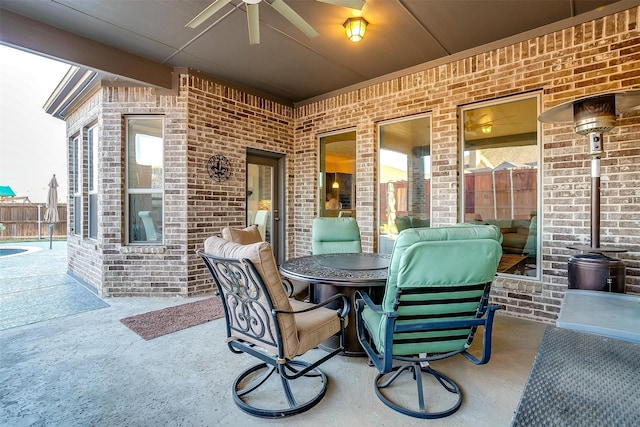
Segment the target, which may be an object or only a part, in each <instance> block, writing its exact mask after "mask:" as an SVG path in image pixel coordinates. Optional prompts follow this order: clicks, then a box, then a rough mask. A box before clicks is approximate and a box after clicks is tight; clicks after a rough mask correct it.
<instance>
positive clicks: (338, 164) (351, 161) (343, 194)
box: [318, 132, 356, 217]
mask: <svg viewBox="0 0 640 427" xmlns="http://www.w3.org/2000/svg"><path fill="white" fill-rule="evenodd" d="M355 185H356V133H355V132H345V133H340V134H335V135H330V136H323V137H321V138H320V185H319V187H320V195H321V197H320V206H319V209H318V211H319V212H320V216H351V217H355V216H356V211H355V209H356V191H355Z"/></svg>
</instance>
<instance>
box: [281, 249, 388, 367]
mask: <svg viewBox="0 0 640 427" xmlns="http://www.w3.org/2000/svg"><path fill="white" fill-rule="evenodd" d="M389 260H390V257H389V255H387V254H377V253H346V254H322V255H309V256H303V257H300V258H293V259H290V260H288V261H285V262H284V263H283V264H282V265H281V266H280V273H281V274H282V275H283V276H285V277H288V278H290V279H294V280H301V281H305V282H308V283H309V284H310V286H309V293H310V295H309V296H310V300H311V301H312V302H314V303H317V302H320V301H323V300H325V299H327V298H329V297H331V296H333V295H335V294H338V293H341V294H344V295H345V296H346V297H347V298H348V299H349V301H350V302H351V310H350V311H349V321H348V324H347V326H346V327H345V337H344V341H345V342H344V346H345V351H344V354H345V355H347V356H364V355H365V353H364V350H363V349H362V346H360V342H359V341H358V334H357V331H356V318H355V301H354V294H355V291H356V290H362V291H365V292H367V293H368V294H369V295H370V296H371V298H372V299H373V301H374V302H380V300H381V299H382V295H383V294H384V285H385V284H386V281H387V270H388V267H389ZM338 346H339V338H338V337H337V336H334V337H331V338H329V339H328V340H327V341H325V342H324V343H323V344H322V345H321V347H322V348H324V349H327V350H332V349H335V348H337V347H338Z"/></svg>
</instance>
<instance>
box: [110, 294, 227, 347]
mask: <svg viewBox="0 0 640 427" xmlns="http://www.w3.org/2000/svg"><path fill="white" fill-rule="evenodd" d="M222 316H224V311H223V309H222V304H221V303H220V298H218V297H215V298H207V299H203V300H200V301H195V302H190V303H187V304H181V305H177V306H174V307H168V308H163V309H162V310H155V311H150V312H148V313H143V314H138V315H136V316H131V317H126V318H124V319H121V320H120V322H122V324H124V325H125V326H126V327H128V328H129V329H131V330H132V331H133V332H135V333H136V334H138V335H140V336H141V337H142V338H144V339H145V340H150V339H153V338H157V337H159V336H162V335H166V334H170V333H172V332H176V331H179V330H182V329H186V328H189V327H191V326H195V325H200V324H202V323H206V322H209V321H211V320H215V319H219V318H220V317H222Z"/></svg>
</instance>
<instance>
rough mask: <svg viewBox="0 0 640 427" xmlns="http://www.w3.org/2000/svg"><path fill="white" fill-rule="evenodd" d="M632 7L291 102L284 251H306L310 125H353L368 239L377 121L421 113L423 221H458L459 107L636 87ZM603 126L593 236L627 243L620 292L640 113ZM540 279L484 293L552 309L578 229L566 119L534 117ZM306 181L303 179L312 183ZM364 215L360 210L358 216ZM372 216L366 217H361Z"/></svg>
mask: <svg viewBox="0 0 640 427" xmlns="http://www.w3.org/2000/svg"><path fill="white" fill-rule="evenodd" d="M639 10H640V9H638V8H633V9H630V10H627V11H624V12H621V13H618V14H615V15H611V16H608V17H606V18H604V19H599V20H596V21H592V22H587V23H585V24H582V25H578V26H576V27H572V28H568V29H566V30H563V31H559V32H556V33H552V34H548V35H546V36H543V37H538V38H535V39H531V40H527V41H525V42H522V43H518V44H514V45H511V46H507V47H504V48H501V49H496V50H492V51H490V52H486V53H483V54H479V55H476V56H472V57H468V58H465V59H462V60H459V61H455V62H451V63H449V64H445V65H441V66H437V67H434V68H430V69H425V70H424V71H420V72H416V73H413V74H411V75H407V76H404V77H400V78H396V79H393V80H390V81H386V82H384V83H380V84H376V85H372V86H369V87H366V88H363V89H358V90H354V91H353V92H349V93H345V94H343V95H339V96H336V97H333V98H330V99H326V100H322V101H318V102H315V103H312V104H309V105H305V106H302V107H299V108H297V109H296V122H297V124H296V130H295V131H296V132H295V140H296V153H306V154H308V155H305V156H304V157H301V156H297V157H296V160H295V164H294V168H295V171H296V177H297V180H296V184H295V189H294V196H295V198H296V200H300V202H298V201H297V202H296V204H295V206H294V207H295V212H296V216H295V223H296V239H295V242H296V243H295V249H294V253H295V254H296V255H302V254H305V253H308V251H309V248H310V246H309V242H310V225H311V220H312V218H313V217H314V216H315V215H316V212H315V209H316V204H315V202H314V200H313V198H310V197H309V196H308V195H309V194H316V191H315V189H316V187H317V183H316V177H315V167H314V166H315V164H316V163H317V152H316V150H315V144H316V137H317V135H318V134H321V133H324V132H329V131H333V130H336V129H343V128H354V129H355V130H356V132H357V137H356V138H357V141H356V143H357V146H358V152H357V162H356V165H357V168H356V174H357V186H358V188H359V189H361V190H362V192H363V194H362V195H360V192H359V197H358V206H357V207H356V208H357V211H358V221H359V222H361V223H362V224H361V232H362V234H363V238H364V242H363V246H364V249H365V250H366V251H371V250H374V249H375V244H374V233H375V230H376V228H375V226H374V225H375V223H376V221H377V218H376V210H375V206H376V203H375V196H376V195H375V193H374V187H373V182H374V177H375V176H376V160H377V159H376V156H375V153H376V146H377V139H376V138H377V137H376V135H375V125H376V123H377V122H380V121H383V120H389V119H394V118H399V117H406V116H410V115H413V114H419V113H425V112H430V113H431V117H432V141H431V154H432V177H433V178H432V189H431V191H432V206H433V211H432V212H433V214H432V225H433V226H442V225H448V224H454V223H455V222H457V221H459V218H460V212H459V206H458V198H459V195H458V171H459V170H460V165H459V164H458V162H459V156H458V149H459V137H458V134H459V129H458V127H459V121H458V119H457V115H456V114H457V111H458V108H459V107H460V106H463V105H467V104H472V103H475V102H480V101H486V100H491V99H497V98H501V97H505V96H508V95H516V94H521V93H526V92H535V91H538V92H541V93H542V103H543V107H542V111H545V110H546V109H548V108H550V107H552V106H554V105H557V104H559V103H562V102H565V101H569V100H573V99H575V98H578V97H582V96H586V95H589V94H594V93H601V92H605V91H617V90H625V89H631V88H640V53H638V52H640V31H639V30H638V21H639ZM618 125H619V126H618V127H617V128H615V129H614V130H613V131H611V132H609V133H607V134H605V138H604V147H605V151H606V156H605V158H604V159H603V160H602V192H601V194H602V196H601V199H602V200H601V202H602V205H601V206H602V232H601V243H602V245H603V246H605V245H607V244H615V245H618V246H624V247H626V248H628V252H627V253H625V254H622V255H620V256H619V257H620V258H621V259H623V260H624V261H625V262H626V263H627V292H631V293H640V268H639V267H640V262H639V260H638V255H639V253H640V203H639V202H640V188H639V185H638V184H637V183H638V178H639V174H640V143H639V142H638V141H639V140H640V116H639V115H638V114H634V115H628V117H623V118H621V119H620V120H619V121H618ZM542 144H543V155H542V170H541V173H542V174H543V188H542V198H543V202H542V217H543V222H542V229H540V230H539V232H540V233H541V234H540V235H541V238H542V245H543V248H542V271H543V277H542V281H541V282H540V281H529V280H515V279H512V278H508V279H507V278H499V279H497V280H496V282H495V286H494V291H493V299H494V301H495V302H497V303H500V304H502V305H503V306H504V307H505V309H506V311H507V312H508V313H510V314H513V315H516V316H522V317H529V318H537V319H547V320H550V319H555V317H556V315H557V312H558V311H559V305H560V302H561V299H562V295H563V291H564V289H566V286H567V278H566V276H567V273H566V270H567V268H566V264H567V260H568V258H569V256H571V255H572V254H575V251H571V250H568V249H566V246H567V245H569V244H575V243H576V240H577V241H585V240H588V239H589V233H590V230H589V217H590V169H589V168H590V158H589V156H588V155H587V143H586V139H585V137H583V136H580V135H576V134H575V133H574V132H573V126H572V125H546V124H545V125H543V134H542ZM311 183H315V184H314V185H315V186H314V187H312V186H311ZM365 218H366V219H365ZM369 219H372V220H369Z"/></svg>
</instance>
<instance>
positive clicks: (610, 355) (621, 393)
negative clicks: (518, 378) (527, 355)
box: [512, 326, 640, 427]
mask: <svg viewBox="0 0 640 427" xmlns="http://www.w3.org/2000/svg"><path fill="white" fill-rule="evenodd" d="M638 355H640V345H639V344H633V343H630V342H626V341H620V340H616V339H612V338H606V337H602V336H599V335H592V334H587V333H583V332H577V331H573V330H569V329H561V328H555V327H552V326H549V327H547V329H546V330H545V334H544V337H543V338H542V343H541V344H540V348H539V349H538V353H537V354H536V357H535V359H534V361H533V367H532V368H531V373H530V374H529V379H528V380H527V383H526V385H525V388H524V391H523V393H522V397H521V398H520V403H519V404H518V407H517V408H516V412H515V415H514V418H513V423H512V427H513V426H598V427H600V426H638V425H640V411H638V408H639V407H640V387H638V384H640V357H638Z"/></svg>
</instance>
